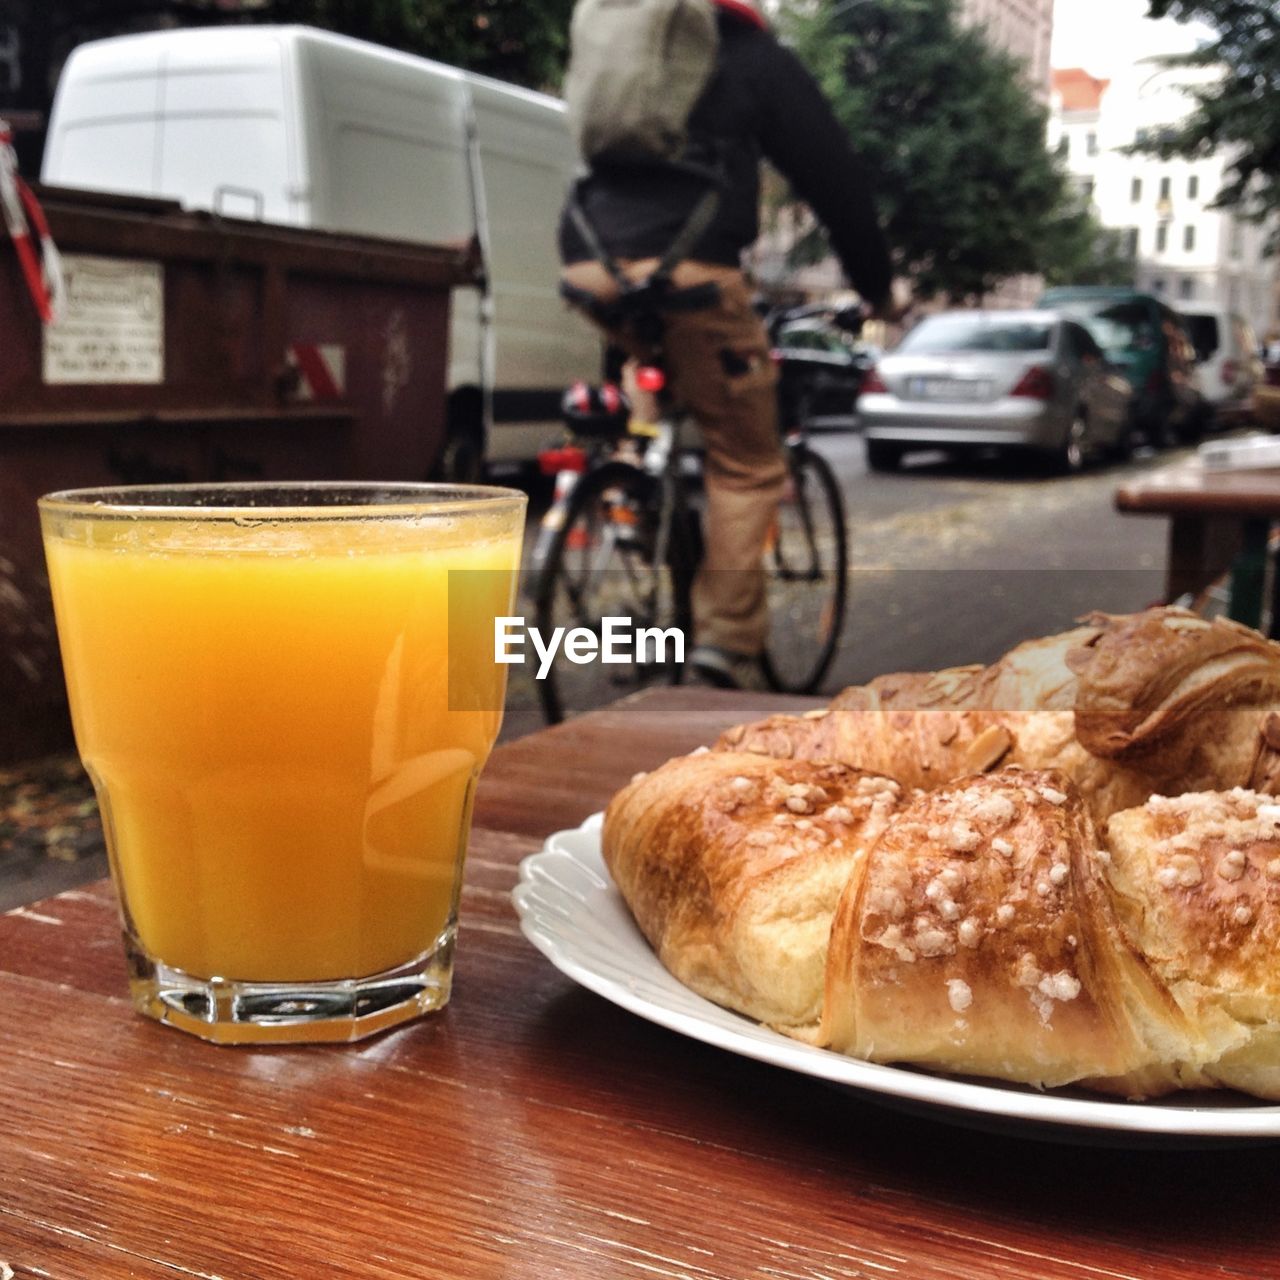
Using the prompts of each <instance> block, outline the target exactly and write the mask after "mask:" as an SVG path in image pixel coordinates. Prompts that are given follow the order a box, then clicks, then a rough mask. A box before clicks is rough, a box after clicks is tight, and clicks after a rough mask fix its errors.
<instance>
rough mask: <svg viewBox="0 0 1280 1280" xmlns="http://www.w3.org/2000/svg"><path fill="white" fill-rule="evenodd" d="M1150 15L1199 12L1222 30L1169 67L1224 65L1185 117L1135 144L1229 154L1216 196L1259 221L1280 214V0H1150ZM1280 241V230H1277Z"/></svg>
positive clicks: (1217, 203)
mask: <svg viewBox="0 0 1280 1280" xmlns="http://www.w3.org/2000/svg"><path fill="white" fill-rule="evenodd" d="M1149 5H1150V16H1151V17H1153V18H1161V17H1166V16H1168V17H1171V18H1175V19H1177V20H1178V21H1179V22H1191V21H1194V20H1199V21H1202V22H1206V23H1208V24H1209V25H1210V26H1211V27H1213V28H1214V32H1215V35H1214V38H1213V39H1212V40H1210V41H1208V42H1207V43H1206V44H1203V45H1202V46H1201V47H1200V48H1198V49H1196V50H1194V51H1193V52H1191V53H1187V54H1181V55H1177V56H1175V57H1171V58H1167V59H1165V60H1164V61H1165V64H1166V65H1167V66H1169V67H1217V68H1221V70H1222V75H1221V77H1219V78H1217V79H1215V80H1213V81H1212V82H1210V83H1208V84H1204V85H1200V86H1197V87H1195V88H1194V89H1192V90H1191V91H1190V93H1191V98H1192V100H1193V102H1194V104H1195V106H1194V108H1193V110H1192V112H1191V114H1190V116H1189V117H1188V118H1187V119H1186V120H1185V121H1183V122H1182V123H1181V124H1179V125H1176V126H1173V127H1172V128H1170V129H1168V130H1166V131H1164V132H1162V133H1161V134H1160V135H1159V136H1158V137H1155V138H1151V139H1146V140H1144V141H1143V142H1142V143H1140V144H1138V145H1137V146H1135V148H1134V149H1135V150H1141V151H1147V152H1151V153H1153V154H1155V155H1159V156H1163V157H1166V158H1168V157H1170V156H1187V157H1193V158H1194V157H1196V156H1205V155H1209V154H1211V153H1212V152H1215V151H1221V152H1223V153H1224V154H1225V155H1227V156H1228V157H1230V162H1229V164H1228V167H1227V170H1226V174H1225V180H1224V182H1223V185H1222V188H1221V189H1220V191H1219V192H1218V195H1217V197H1216V199H1215V200H1214V202H1213V204H1214V207H1215V208H1231V209H1235V210H1236V211H1237V213H1239V214H1240V215H1241V216H1242V217H1245V218H1249V219H1252V220H1253V221H1256V222H1261V221H1264V220H1265V219H1266V218H1268V217H1271V216H1274V215H1276V214H1280V8H1278V7H1277V6H1276V4H1275V0H1149ZM1269 247H1270V248H1271V250H1272V251H1275V250H1276V249H1277V248H1280V231H1278V232H1276V233H1275V234H1273V235H1272V237H1271V243H1270V246H1269Z"/></svg>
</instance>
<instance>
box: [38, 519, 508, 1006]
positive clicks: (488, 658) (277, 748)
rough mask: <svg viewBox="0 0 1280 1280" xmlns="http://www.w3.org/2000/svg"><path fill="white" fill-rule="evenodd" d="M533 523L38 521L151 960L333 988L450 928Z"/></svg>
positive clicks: (73, 679) (208, 972)
mask: <svg viewBox="0 0 1280 1280" xmlns="http://www.w3.org/2000/svg"><path fill="white" fill-rule="evenodd" d="M518 523H519V521H518V518H517V519H515V520H513V519H512V518H511V516H510V515H509V514H508V515H507V516H505V517H503V518H501V519H498V518H495V519H491V520H490V521H489V522H488V526H487V527H486V525H485V523H484V521H483V520H478V519H469V520H467V521H456V522H450V521H447V520H444V521H439V520H437V521H436V522H434V523H432V522H430V521H420V522H414V521H411V520H409V521H406V520H381V521H379V520H376V519H356V520H349V521H340V520H323V519H320V520H316V519H308V520H302V521H299V522H296V523H291V522H289V521H282V522H278V521H274V520H270V519H264V520H256V519H253V518H247V519H243V520H237V521H235V522H232V521H230V520H226V519H222V520H212V519H211V520H202V519H200V518H199V517H195V518H192V519H190V520H186V521H178V520H173V519H157V520H152V519H147V518H145V516H144V517H143V518H140V519H133V520H127V521H115V522H94V521H89V522H87V523H85V524H80V525H77V524H76V523H75V522H74V521H65V522H62V523H59V522H58V520H57V519H56V517H55V518H52V519H51V518H50V516H49V515H48V513H46V552H47V557H48V563H49V574H50V581H51V584H52V588H53V595H54V603H55V609H56V614H57V621H58V634H59V639H60V642H61V646H62V653H63V662H64V666H65V670H66V675H67V687H68V691H69V694H70V700H71V708H72V715H73V719H74V723H75V730H76V740H77V745H78V747H79V750H80V754H81V757H82V759H83V761H84V763H85V766H86V768H87V769H88V771H89V772H90V774H91V775H92V777H93V779H94V782H95V785H96V787H97V789H98V795H99V799H100V802H101V805H102V809H103V817H104V822H105V824H106V825H107V827H108V843H109V847H110V850H111V854H112V858H113V872H114V874H115V877H116V882H117V885H118V887H119V889H120V892H121V898H122V902H123V904H124V907H125V910H126V914H127V917H128V922H129V924H130V926H131V928H132V932H133V933H134V934H135V935H136V937H137V939H138V940H139V941H140V942H141V945H142V947H143V948H144V949H145V951H146V953H147V954H148V955H149V956H150V957H152V958H154V959H156V960H158V961H160V962H162V963H163V964H165V965H168V966H171V967H173V968H176V969H179V970H182V971H184V972H185V973H188V974H193V975H199V976H201V977H204V978H222V979H229V980H238V981H246V982H273V983H275V982H323V981H330V980H336V979H349V978H355V977H360V976H364V975H371V974H377V973H381V972H383V971H386V970H389V969H392V968H394V967H395V966H398V965H402V964H405V963H407V962H409V961H411V960H413V959H414V958H415V957H417V956H420V955H422V954H423V953H425V952H427V951H428V950H429V949H430V948H431V947H432V946H433V945H435V944H436V943H437V942H438V941H440V940H441V939H442V938H443V937H444V936H445V934H446V931H447V930H448V929H449V928H450V927H451V925H452V921H453V917H454V913H455V910H456V903H457V895H458V889H459V882H460V879H461V864H462V853H463V849H464V847H465V843H466V839H467V833H468V827H469V821H470V805H471V796H472V790H473V787H474V784H475V781H476V778H477V775H478V773H479V771H480V768H481V766H482V765H483V763H484V761H485V759H486V757H487V755H488V753H489V750H490V748H491V747H492V745H493V742H494V739H495V737H496V735H497V732H498V728H499V724H500V720H501V706H502V699H503V691H504V687H505V670H506V669H505V667H502V666H499V665H497V664H495V663H494V662H493V619H494V617H495V615H498V614H502V613H506V612H509V609H510V603H511V596H512V592H513V586H514V576H515V570H516V566H517V562H518V556H519V529H518V527H517V526H518ZM459 571H471V572H469V573H468V575H467V578H466V579H465V583H466V589H465V590H463V589H459V588H458V587H457V585H456V583H457V582H458V580H456V579H455V590H454V591H453V592H452V593H451V592H450V589H449V581H450V574H451V573H458V572H459ZM451 595H452V597H453V599H452V605H453V609H454V617H453V618H452V627H450V625H449V624H450V619H449V612H450V605H451ZM450 633H452V637H453V644H452V648H450V646H449V645H448V644H447V640H448V637H449V635H450ZM451 681H452V687H453V688H454V690H455V691H457V690H458V689H460V688H461V689H465V690H466V692H467V697H466V699H465V702H466V708H465V709H451V708H450V688H451Z"/></svg>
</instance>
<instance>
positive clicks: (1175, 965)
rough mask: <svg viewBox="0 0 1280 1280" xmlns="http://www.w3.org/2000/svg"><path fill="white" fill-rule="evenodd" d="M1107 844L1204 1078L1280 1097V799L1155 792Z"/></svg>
mask: <svg viewBox="0 0 1280 1280" xmlns="http://www.w3.org/2000/svg"><path fill="white" fill-rule="evenodd" d="M1106 842H1107V848H1108V849H1109V850H1110V854H1111V860H1110V863H1109V865H1108V869H1107V877H1108V882H1109V885H1110V887H1111V889H1112V892H1113V895H1114V901H1115V905H1116V913H1117V916H1118V918H1119V920H1120V922H1121V924H1122V926H1123V929H1124V931H1125V934H1126V936H1127V937H1128V938H1130V939H1131V940H1132V944H1133V945H1134V946H1135V947H1136V948H1137V949H1138V950H1139V951H1140V952H1141V954H1142V955H1143V956H1144V957H1145V958H1146V960H1147V962H1148V964H1149V965H1150V966H1151V969H1152V971H1153V973H1154V974H1155V975H1156V977H1157V978H1158V979H1159V980H1160V981H1161V983H1163V984H1164V985H1165V987H1166V988H1167V989H1168V990H1169V991H1170V993H1171V994H1172V996H1173V998H1174V999H1175V1000H1176V1002H1177V1004H1178V1007H1179V1009H1180V1010H1181V1011H1182V1013H1183V1015H1184V1017H1185V1019H1186V1021H1187V1024H1188V1026H1189V1029H1190V1035H1191V1041H1192V1053H1191V1057H1192V1058H1193V1060H1194V1061H1195V1063H1196V1064H1197V1067H1198V1072H1199V1077H1200V1078H1199V1081H1198V1083H1201V1084H1206V1085H1224V1086H1229V1087H1232V1088H1236V1089H1242V1090H1244V1091H1245V1092H1247V1093H1253V1094H1257V1095H1258V1096H1259V1097H1264V1098H1275V1099H1280V964H1278V963H1277V957H1278V956H1280V804H1277V803H1276V802H1275V800H1274V799H1273V798H1272V797H1270V796H1266V795H1260V794H1258V793H1257V792H1251V791H1244V790H1233V791H1228V792H1208V793H1198V794H1191V795H1183V796H1177V797H1173V798H1166V797H1163V796H1153V797H1152V799H1151V800H1150V801H1148V802H1147V804H1145V805H1144V806H1142V808H1140V809H1133V810H1130V811H1128V812H1126V813H1119V814H1116V815H1115V817H1113V818H1112V819H1111V820H1110V822H1109V823H1108V824H1107V831H1106Z"/></svg>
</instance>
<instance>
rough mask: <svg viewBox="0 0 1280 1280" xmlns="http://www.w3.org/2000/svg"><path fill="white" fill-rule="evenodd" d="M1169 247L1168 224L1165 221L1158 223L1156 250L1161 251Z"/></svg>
mask: <svg viewBox="0 0 1280 1280" xmlns="http://www.w3.org/2000/svg"><path fill="white" fill-rule="evenodd" d="M1168 247H1169V226H1168V224H1167V223H1164V222H1162V223H1160V225H1159V226H1158V227H1156V252H1157V253H1163V252H1164V251H1165V250H1166V249H1167V248H1168Z"/></svg>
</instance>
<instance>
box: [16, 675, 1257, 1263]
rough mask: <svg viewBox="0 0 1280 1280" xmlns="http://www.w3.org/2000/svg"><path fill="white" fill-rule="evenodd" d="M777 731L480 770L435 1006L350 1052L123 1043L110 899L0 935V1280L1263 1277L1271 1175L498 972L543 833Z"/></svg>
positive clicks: (545, 740) (573, 735) (650, 707)
mask: <svg viewBox="0 0 1280 1280" xmlns="http://www.w3.org/2000/svg"><path fill="white" fill-rule="evenodd" d="M804 705H805V704H804V703H803V702H799V701H795V702H786V701H784V700H781V699H777V698H765V697H760V696H755V695H745V694H721V693H716V692H712V691H701V690H690V691H663V692H658V693H652V694H649V695H646V696H641V697H638V698H636V699H633V700H630V701H629V702H625V703H620V704H617V705H615V706H614V707H613V708H610V709H607V710H604V711H600V712H597V713H594V714H592V715H588V716H584V717H582V718H581V719H579V720H576V721H573V722H570V723H568V724H565V725H562V726H560V727H558V728H556V729H551V730H547V731H545V732H542V733H538V734H535V735H533V736H532V737H529V738H525V739H522V740H520V741H516V742H513V743H511V744H510V745H507V746H504V747H502V748H501V749H499V751H498V752H497V753H496V754H495V756H494V758H493V761H492V762H491V764H490V766H489V769H488V771H487V773H486V776H485V781H484V785H483V787H482V793H481V796H480V799H479V805H478V812H477V825H476V832H475V838H474V841H473V844H472V849H471V859H470V862H469V864H468V871H467V889H466V892H465V893H464V895H463V913H462V920H463V925H462V931H461V942H460V948H459V961H458V980H457V985H456V989H455V996H454V1001H453V1003H452V1004H451V1005H450V1006H449V1008H448V1009H447V1010H446V1011H445V1012H443V1013H442V1014H438V1015H436V1016H434V1017H432V1018H430V1019H427V1020H425V1021H423V1022H420V1023H417V1024H415V1025H412V1026H409V1027H404V1028H400V1029H398V1030H396V1031H393V1032H391V1033H388V1034H387V1035H384V1036H383V1037H381V1038H378V1039H374V1040H371V1041H366V1042H364V1043H363V1044H360V1045H356V1046H351V1047H332V1048H329V1047H326V1048H300V1049H276V1050H246V1049H229V1048H217V1047H213V1046H210V1045H206V1044H204V1043H202V1042H200V1041H197V1040H193V1039H189V1038H188V1037H186V1036H184V1035H182V1034H180V1033H178V1032H176V1031H172V1030H170V1029H168V1028H164V1027H161V1026H158V1025H156V1024H154V1023H151V1022H149V1021H146V1020H145V1019H143V1018H141V1017H139V1016H137V1015H136V1014H134V1013H133V1012H132V1010H131V1008H130V1006H129V1004H128V1001H127V999H126V997H125V994H124V972H123V965H122V963H121V959H120V945H119V939H118V936H117V929H116V922H115V915H114V906H113V903H112V899H111V894H110V891H109V889H108V887H107V886H106V885H105V884H103V885H97V886H94V887H93V888H91V889H89V890H82V891H72V892H70V893H65V894H62V895H61V896H60V897H57V898H52V899H49V900H47V901H46V902H43V903H41V904H38V905H36V906H33V907H30V908H26V909H20V910H18V911H17V912H13V913H10V914H9V915H8V916H7V917H4V918H3V919H0V1008H2V1009H3V1013H4V1023H3V1026H4V1030H3V1033H2V1034H0V1264H5V1263H7V1265H8V1268H10V1269H11V1270H12V1273H13V1275H14V1276H15V1277H16V1278H17V1280H28V1278H29V1277H37V1276H39V1277H53V1278H54V1280H116V1278H123V1277H145V1278H152V1277H154V1278H156V1280H159V1278H160V1277H164V1278H165V1280H190V1278H193V1277H200V1278H203V1280H209V1278H210V1277H215V1276H216V1277H222V1278H223V1280H268V1278H270V1280H276V1278H278V1277H306V1278H307V1280H329V1278H330V1277H348V1276H350V1277H361V1278H362V1280H385V1278H391V1277H395V1278H397V1280H400V1278H404V1277H433V1278H434V1277H439V1278H441V1280H490V1278H492V1280H499V1278H501V1280H517V1278H518V1280H524V1278H528V1280H551V1278H553V1277H583V1278H584V1280H614V1278H616V1277H623V1278H625V1277H633V1278H634V1280H720V1278H723V1280H746V1278H748V1277H751V1278H759V1280H827V1278H830V1280H855V1278H856V1280H904V1278H905V1280H912V1278H915V1277H920V1278H928V1280H999V1278H1001V1277H1018V1278H1019V1280H1025V1278H1027V1277H1036V1278H1045V1280H1090V1278H1096V1280H1118V1278H1124V1277H1144V1278H1145V1277H1152V1278H1155V1277H1159V1278H1160V1280H1183V1278H1190V1277H1196V1278H1200V1277H1205V1276H1208V1275H1210V1274H1212V1275H1214V1276H1241V1277H1243V1276H1248V1277H1262V1276H1276V1275H1280V1215H1278V1214H1277V1212H1276V1203H1277V1193H1278V1192H1280V1173H1278V1172H1277V1170H1278V1168H1280V1162H1278V1160H1277V1152H1276V1149H1275V1148H1269V1147H1243V1148H1237V1149H1235V1150H1231V1151H1206V1150H1196V1151H1172V1152H1171V1151H1168V1150H1165V1151H1161V1152H1150V1151H1149V1152H1145V1153H1143V1152H1125V1151H1108V1150H1104V1149H1098V1148H1078V1147H1070V1146H1057V1145H1050V1144H1045V1143H1041V1142H1035V1141H1030V1140H1027V1139H1022V1138H1015V1137H1009V1136H1003V1137H1002V1136H991V1135H986V1134H983V1133H978V1132H970V1131H968V1130H964V1129H960V1128H953V1127H951V1126H949V1125H946V1124H942V1123H937V1122H933V1121H928V1120H923V1119H915V1118H908V1117H906V1116H903V1115H900V1114H898V1113H896V1112H894V1111H891V1110H888V1109H885V1108H882V1107H881V1106H879V1105H877V1104H875V1103H874V1102H872V1101H869V1100H866V1099H863V1098H861V1097H859V1096H857V1095H854V1094H852V1093H849V1092H846V1091H842V1090H839V1089H836V1088H834V1087H830V1086H826V1085H823V1084H820V1083H818V1082H817V1081H815V1080H813V1079H810V1078H808V1077H803V1076H798V1075H793V1074H791V1073H789V1072H786V1071H784V1070H781V1069H777V1068H772V1067H768V1066H765V1065H763V1064H758V1063H753V1062H750V1061H747V1060H745V1059H742V1058H738V1057H736V1056H733V1055H731V1054H729V1053H727V1052H724V1051H721V1050H718V1049H714V1048H711V1047H708V1046H705V1045H702V1044H699V1043H695V1042H693V1041H690V1040H687V1039H684V1038H682V1037H681V1036H679V1035H676V1034H674V1033H672V1032H668V1031H665V1030H662V1029H660V1028H658V1027H656V1026H653V1025H651V1024H649V1023H647V1022H645V1021H642V1020H641V1019H639V1018H637V1017H634V1016H632V1015H630V1014H628V1013H625V1012H623V1011H622V1010H620V1009H618V1008H616V1007H614V1006H613V1005H611V1004H609V1003H607V1002H605V1001H604V1000H602V999H599V998H598V997H596V996H593V995H591V994H589V993H588V992H586V991H584V990H582V989H580V988H579V987H577V986H575V985H574V983H572V982H571V981H569V980H568V979H567V978H564V977H562V976H561V975H560V974H559V973H558V972H557V971H556V970H555V969H553V968H552V966H551V965H549V964H548V963H547V962H546V961H544V960H543V959H542V958H541V956H540V955H538V954H537V953H536V952H535V951H534V950H533V948H532V947H530V946H529V945H528V944H527V943H526V942H525V940H524V939H523V937H522V936H521V935H520V933H519V930H518V928H517V924H516V917H515V913H514V911H513V910H512V907H511V905H510V901H509V896H508V895H509V891H510V889H511V887H512V885H513V883H514V881H515V868H516V863H517V861H518V860H519V859H520V858H521V857H523V856H524V855H525V854H526V853H529V852H532V851H534V850H536V849H537V848H538V847H539V846H540V845H541V843H542V839H543V837H544V836H545V835H546V834H547V833H548V832H550V831H552V830H554V829H556V828H559V827H564V826H567V825H575V824H576V823H577V822H578V821H579V820H580V819H582V818H583V817H584V816H586V815H587V814H588V813H590V812H591V811H592V810H594V809H597V808H599V807H600V806H601V805H602V804H603V803H604V802H605V800H606V799H607V798H608V796H609V794H610V793H611V791H612V790H613V789H614V788H615V787H616V786H617V785H618V784H620V783H621V782H623V781H625V780H626V779H627V778H629V777H630V775H631V774H632V773H633V772H634V771H635V770H637V769H641V768H644V767H647V766H652V765H654V764H656V763H658V762H659V761H661V760H663V759H665V758H667V757H668V756H670V755H672V754H674V753H676V752H680V751H685V750H688V749H689V748H691V747H693V746H694V745H695V744H697V743H700V742H703V741H706V740H709V739H711V738H712V737H714V736H715V734H716V733H717V732H718V731H719V730H720V729H721V728H722V727H723V726H725V725H728V724H731V723H735V722H737V721H740V720H743V719H746V718H750V717H753V716H755V715H757V714H759V713H761V712H763V711H765V710H768V709H776V708H779V707H782V706H788V707H802V706H804ZM8 1274H9V1271H8V1270H6V1268H5V1266H4V1265H0V1275H4V1276H8Z"/></svg>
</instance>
